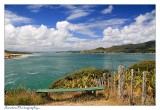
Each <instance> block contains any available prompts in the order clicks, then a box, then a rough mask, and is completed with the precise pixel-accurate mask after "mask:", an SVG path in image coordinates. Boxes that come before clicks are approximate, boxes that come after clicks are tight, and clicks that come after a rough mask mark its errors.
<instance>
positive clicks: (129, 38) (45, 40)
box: [5, 7, 155, 51]
mask: <svg viewBox="0 0 160 110" xmlns="http://www.w3.org/2000/svg"><path fill="white" fill-rule="evenodd" d="M72 8H73V7H72ZM7 13H8V12H7ZM10 13H12V12H10ZM11 15H14V16H16V17H21V18H25V17H22V16H18V15H16V14H14V13H12V14H11ZM6 18H7V19H8V21H9V22H7V23H5V49H8V50H19V51H60V50H81V49H93V48H97V47H109V46H112V45H115V44H126V43H140V42H145V41H149V40H154V39H155V11H152V12H150V13H146V14H144V15H139V16H138V17H136V18H135V21H134V22H133V23H131V24H130V25H126V26H124V27H122V26H120V25H121V24H124V23H125V21H126V19H118V18H115V19H109V20H103V21H101V22H100V21H92V22H88V23H79V24H72V23H70V22H68V21H59V22H57V24H56V28H48V27H47V26H45V25H41V26H34V25H24V26H19V27H15V26H14V23H16V22H17V21H18V20H17V19H16V20H15V21H14V20H10V19H11V17H8V16H5V20H6ZM9 18H10V19H9ZM27 19H29V18H27ZM21 20H22V19H21ZM22 21H27V20H26V19H23V20H22ZM29 21H30V20H29ZM5 22H6V21H5ZM119 26H120V28H119ZM93 28H94V29H98V30H100V29H101V30H102V29H103V30H102V31H103V35H104V36H103V37H101V38H96V40H95V39H90V40H89V39H87V38H86V39H80V38H77V37H76V36H75V34H73V32H76V33H80V34H84V35H88V36H96V33H95V31H94V30H93Z"/></svg>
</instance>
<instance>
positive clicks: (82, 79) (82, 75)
mask: <svg viewBox="0 0 160 110" xmlns="http://www.w3.org/2000/svg"><path fill="white" fill-rule="evenodd" d="M103 73H108V74H110V73H109V71H108V70H104V69H96V68H85V69H82V70H78V71H76V72H74V73H72V74H69V75H68V76H66V77H64V78H61V79H58V80H56V81H54V82H53V84H51V85H50V86H49V88H50V89H51V88H75V87H78V88H85V87H95V86H96V85H95V82H94V81H95V80H94V79H99V78H101V77H102V75H103Z"/></svg>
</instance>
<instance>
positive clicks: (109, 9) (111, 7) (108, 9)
mask: <svg viewBox="0 0 160 110" xmlns="http://www.w3.org/2000/svg"><path fill="white" fill-rule="evenodd" d="M112 10H113V6H112V5H110V6H108V8H106V9H104V10H102V11H101V13H102V14H108V13H111V12H112Z"/></svg>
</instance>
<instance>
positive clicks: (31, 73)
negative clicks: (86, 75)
mask: <svg viewBox="0 0 160 110" xmlns="http://www.w3.org/2000/svg"><path fill="white" fill-rule="evenodd" d="M149 59H155V54H72V53H38V54H37V53H36V54H33V55H31V56H28V57H24V58H17V59H5V89H11V88H15V87H18V86H19V85H20V84H21V85H24V86H26V87H27V88H30V89H40V88H47V87H48V86H49V85H50V84H51V83H52V82H53V81H54V80H56V79H58V78H62V77H64V76H66V75H67V74H70V73H72V72H74V71H76V70H79V69H82V68H86V67H95V68H103V69H109V70H110V71H117V68H118V66H119V65H123V66H124V67H125V68H127V67H129V66H131V65H133V64H135V63H137V62H140V61H143V60H149Z"/></svg>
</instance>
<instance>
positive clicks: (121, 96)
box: [118, 65, 124, 98]
mask: <svg viewBox="0 0 160 110" xmlns="http://www.w3.org/2000/svg"><path fill="white" fill-rule="evenodd" d="M123 69H124V67H123V66H122V65H120V66H118V74H119V84H118V85H119V86H118V92H119V96H120V98H123V77H122V73H123Z"/></svg>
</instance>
